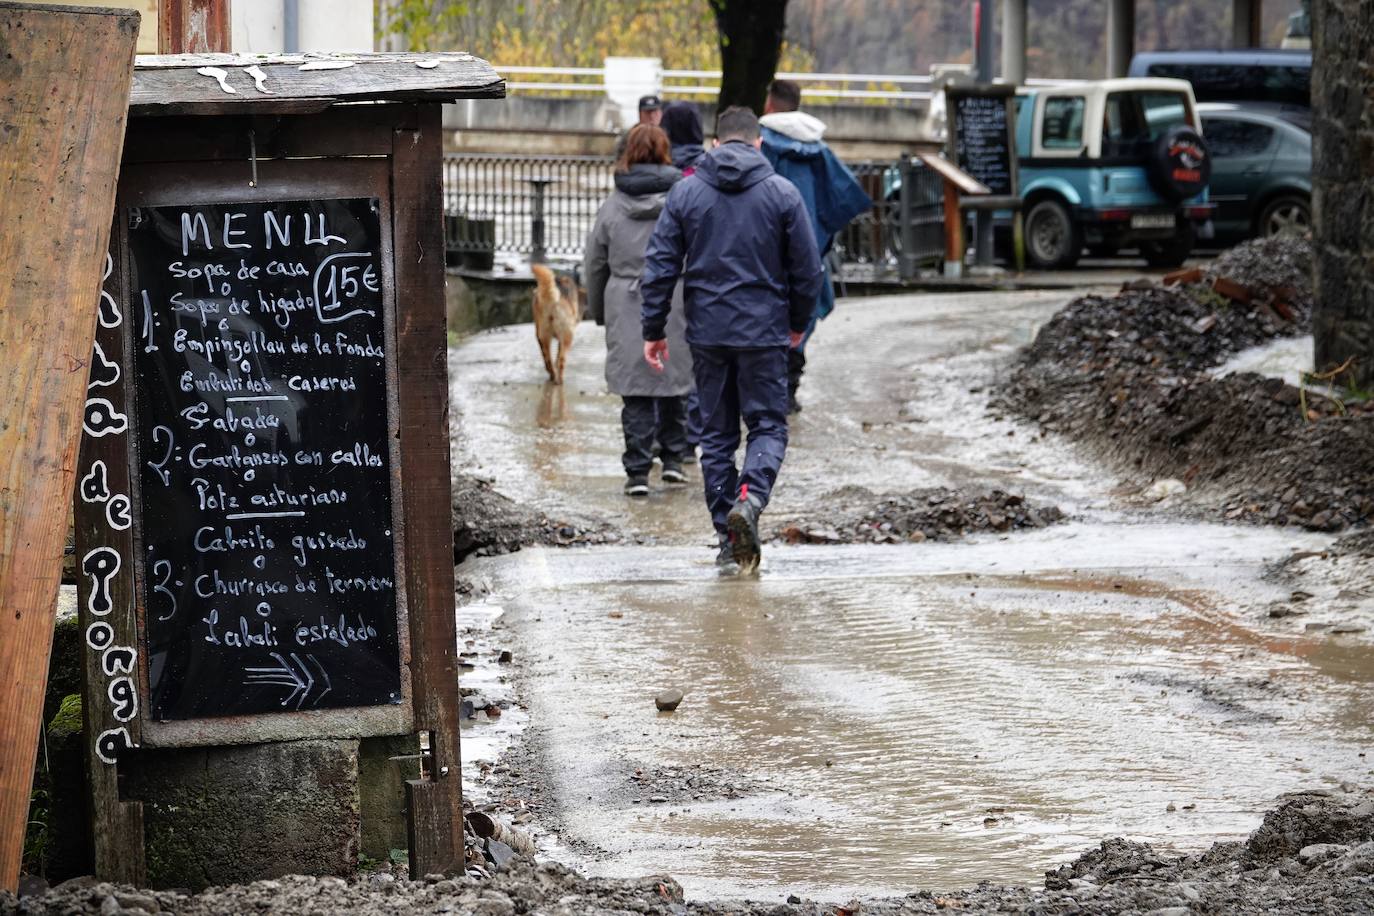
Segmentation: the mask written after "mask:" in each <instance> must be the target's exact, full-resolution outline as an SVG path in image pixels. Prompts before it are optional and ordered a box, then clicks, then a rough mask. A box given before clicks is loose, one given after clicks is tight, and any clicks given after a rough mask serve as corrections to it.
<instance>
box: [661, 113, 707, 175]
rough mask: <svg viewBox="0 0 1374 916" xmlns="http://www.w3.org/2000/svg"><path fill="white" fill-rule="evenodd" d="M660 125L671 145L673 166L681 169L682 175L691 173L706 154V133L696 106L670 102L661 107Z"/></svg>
mask: <svg viewBox="0 0 1374 916" xmlns="http://www.w3.org/2000/svg"><path fill="white" fill-rule="evenodd" d="M662 126H663V129H664V130H665V131H667V132H668V141H669V142H670V143H671V144H672V145H673V166H674V167H675V168H678V169H681V170H682V174H683V177H686V176H688V175H691V174H692V172H693V170H694V169H695V166H696V164H697V160H698V159H700V158H701V157H702V156H705V155H706V148H705V146H704V144H705V142H706V135H705V133H704V132H703V131H702V128H701V116H700V115H699V114H697V106H695V105H693V104H692V103H691V102H670V103H669V104H667V105H665V106H664V107H663V125H662Z"/></svg>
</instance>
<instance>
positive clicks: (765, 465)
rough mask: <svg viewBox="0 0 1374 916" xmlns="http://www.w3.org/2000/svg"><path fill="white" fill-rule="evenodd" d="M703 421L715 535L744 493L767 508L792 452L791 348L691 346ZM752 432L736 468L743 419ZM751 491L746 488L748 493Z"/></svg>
mask: <svg viewBox="0 0 1374 916" xmlns="http://www.w3.org/2000/svg"><path fill="white" fill-rule="evenodd" d="M692 368H693V370H694V371H695V373H696V380H697V410H698V413H699V415H700V419H701V477H702V481H703V482H704V484H705V489H706V508H707V509H709V510H710V511H711V522H712V523H713V524H714V525H715V526H716V532H717V533H719V534H721V535H724V534H725V532H726V526H725V517H726V516H727V515H728V514H729V513H730V507H731V506H733V505H734V504H735V500H736V499H737V498H739V496H740V495H741V492H742V491H743V492H747V493H748V494H749V495H750V496H754V497H757V498H758V500H759V502H760V504H761V505H763V506H766V505H768V497H769V495H770V494H771V493H772V492H773V482H774V481H775V480H777V479H778V469H779V468H781V467H782V459H783V455H784V454H785V453H786V452H787V348H786V347H761V348H757V349H736V348H733V347H692ZM741 419H743V420H744V425H745V426H746V427H747V428H748V430H749V436H748V442H747V445H746V448H745V453H744V467H743V468H736V466H735V452H737V451H738V450H739V440H740V431H739V424H740V420H741ZM746 488H747V489H746Z"/></svg>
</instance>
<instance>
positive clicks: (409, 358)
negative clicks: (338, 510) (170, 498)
mask: <svg viewBox="0 0 1374 916" xmlns="http://www.w3.org/2000/svg"><path fill="white" fill-rule="evenodd" d="M417 123H418V129H416V130H398V131H396V135H395V137H396V145H395V150H394V152H393V154H392V178H391V185H392V194H393V200H394V208H393V211H392V212H393V223H392V239H393V245H394V249H395V258H394V263H395V265H396V303H397V306H396V322H397V327H396V337H397V342H398V358H397V365H398V367H399V369H400V371H399V373H398V387H399V391H398V400H399V404H400V410H401V467H402V480H403V481H404V483H403V487H404V493H403V499H404V507H405V519H406V553H405V557H406V569H405V580H406V595H407V606H408V609H409V613H410V632H411V646H412V653H411V657H412V670H411V675H412V678H413V680H412V683H413V685H414V703H415V727H416V728H417V729H420V730H422V731H427V732H429V735H430V754H431V762H430V766H429V767H428V775H429V779H428V784H424V785H419V786H415V785H412V786H411V792H410V795H409V797H410V799H411V809H410V812H411V822H412V842H411V847H410V869H411V873H412V874H413V875H416V876H420V875H423V874H426V873H428V872H457V871H461V869H462V864H463V810H462V808H463V805H462V780H461V777H460V773H459V766H460V763H459V761H460V759H461V758H460V756H459V753H458V741H459V739H458V668H457V657H456V656H457V649H458V647H457V634H456V622H455V620H454V598H453V565H452V564H453V527H452V520H451V517H450V511H451V510H450V506H451V504H452V495H451V491H450V481H449V471H448V468H449V438H448V428H449V427H448V348H447V337H446V334H445V329H444V234H443V213H442V210H441V207H442V203H443V194H442V192H441V188H440V180H439V170H440V163H441V160H442V156H443V141H442V135H441V128H440V112H439V108H438V107H437V106H423V107H422V108H420V109H419V111H418V113H417Z"/></svg>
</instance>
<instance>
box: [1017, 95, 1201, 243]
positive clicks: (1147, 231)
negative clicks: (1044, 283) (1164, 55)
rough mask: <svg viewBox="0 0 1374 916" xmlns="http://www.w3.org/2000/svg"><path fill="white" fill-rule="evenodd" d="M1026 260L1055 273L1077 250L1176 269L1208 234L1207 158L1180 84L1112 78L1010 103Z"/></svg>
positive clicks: (1195, 118)
mask: <svg viewBox="0 0 1374 916" xmlns="http://www.w3.org/2000/svg"><path fill="white" fill-rule="evenodd" d="M1016 147H1017V156H1018V162H1019V172H1020V186H1021V198H1022V200H1023V201H1024V203H1023V213H1024V219H1025V243H1026V259H1027V261H1028V262H1029V263H1030V264H1031V266H1033V267H1039V268H1065V267H1071V266H1073V265H1074V264H1075V263H1077V261H1078V259H1079V256H1080V255H1081V254H1082V251H1083V248H1084V247H1085V246H1087V247H1088V248H1089V249H1090V250H1093V251H1094V252H1096V253H1101V254H1109V253H1115V252H1116V251H1117V250H1118V249H1121V248H1138V249H1139V250H1140V252H1141V254H1142V255H1143V256H1144V257H1145V259H1146V260H1147V261H1148V262H1149V263H1150V264H1151V265H1155V266H1168V267H1173V266H1177V265H1179V264H1181V263H1183V260H1184V259H1185V258H1186V257H1187V256H1188V254H1189V252H1191V251H1192V249H1193V244H1194V241H1195V240H1196V238H1198V237H1199V236H1202V237H1207V236H1210V234H1211V224H1210V217H1211V210H1212V208H1211V204H1210V203H1209V202H1208V197H1207V182H1208V178H1209V176H1210V169H1211V156H1210V154H1209V153H1208V150H1207V144H1206V143H1205V141H1204V140H1203V137H1202V132H1201V122H1200V121H1199V119H1198V113H1197V105H1196V103H1195V101H1194V99H1193V91H1192V88H1191V87H1190V86H1189V84H1188V83H1186V82H1184V81H1183V80H1175V79H1113V80H1095V81H1089V82H1081V83H1065V84H1062V85H1055V86H1048V87H1037V88H1034V89H1027V90H1023V91H1022V92H1021V93H1020V94H1019V95H1018V97H1017V119H1016Z"/></svg>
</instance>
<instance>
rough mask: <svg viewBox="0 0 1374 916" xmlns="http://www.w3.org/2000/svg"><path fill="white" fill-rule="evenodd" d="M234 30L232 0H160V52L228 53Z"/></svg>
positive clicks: (158, 32)
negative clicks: (230, 1)
mask: <svg viewBox="0 0 1374 916" xmlns="http://www.w3.org/2000/svg"><path fill="white" fill-rule="evenodd" d="M231 33H232V26H231V24H230V18H229V0H158V10H157V53H159V54H210V53H215V52H227V51H229V50H230V49H231V48H230V45H231V43H232V42H231V40H230V38H231Z"/></svg>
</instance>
